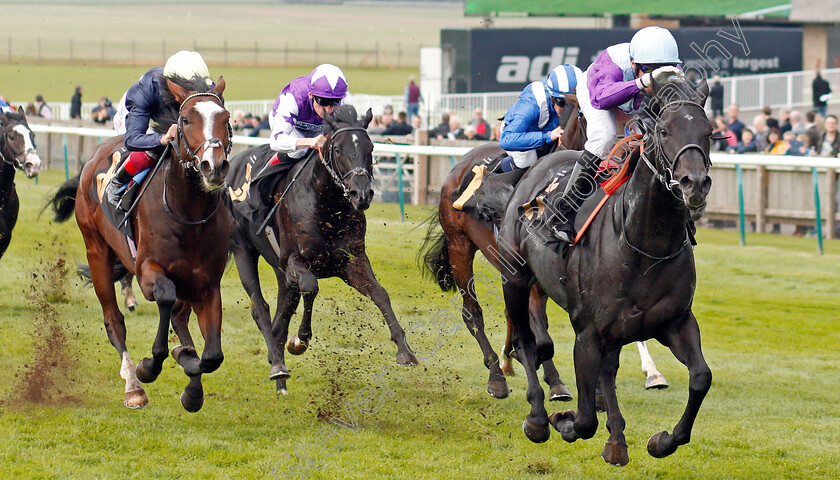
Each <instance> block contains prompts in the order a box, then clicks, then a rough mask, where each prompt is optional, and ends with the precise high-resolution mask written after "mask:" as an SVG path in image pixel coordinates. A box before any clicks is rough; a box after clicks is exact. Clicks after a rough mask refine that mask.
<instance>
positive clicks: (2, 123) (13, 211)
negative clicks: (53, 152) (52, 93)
mask: <svg viewBox="0 0 840 480" xmlns="http://www.w3.org/2000/svg"><path fill="white" fill-rule="evenodd" d="M0 136H2V137H0V160H2V163H0V257H2V256H3V254H4V253H5V252H6V249H7V248H8V247H9V242H10V241H11V240H12V229H14V228H15V224H16V223H17V216H18V210H19V209H20V202H19V200H18V196H17V191H15V170H21V171H22V172H23V173H24V175H26V178H34V177H36V176H38V172H39V171H40V170H41V158H40V157H38V153H37V152H36V151H35V135H33V134H32V130H30V129H29V124H28V123H26V117H25V116H24V115H23V112H0Z"/></svg>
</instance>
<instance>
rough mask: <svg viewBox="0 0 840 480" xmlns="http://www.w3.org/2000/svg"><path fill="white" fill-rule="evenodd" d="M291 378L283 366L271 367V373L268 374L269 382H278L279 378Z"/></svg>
mask: <svg viewBox="0 0 840 480" xmlns="http://www.w3.org/2000/svg"><path fill="white" fill-rule="evenodd" d="M291 376H292V374H291V373H289V369H287V368H286V367H285V366H283V365H272V366H271V371H269V372H268V379H269V380H279V379H281V378H289V377H291Z"/></svg>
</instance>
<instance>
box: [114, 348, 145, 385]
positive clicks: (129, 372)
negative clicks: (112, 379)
mask: <svg viewBox="0 0 840 480" xmlns="http://www.w3.org/2000/svg"><path fill="white" fill-rule="evenodd" d="M120 377H122V378H123V380H125V393H128V392H133V391H135V390H141V389H142V388H143V387H142V386H141V385H140V380H137V374H136V373H134V362H132V361H131V355H129V354H128V352H125V353H123V357H122V366H120Z"/></svg>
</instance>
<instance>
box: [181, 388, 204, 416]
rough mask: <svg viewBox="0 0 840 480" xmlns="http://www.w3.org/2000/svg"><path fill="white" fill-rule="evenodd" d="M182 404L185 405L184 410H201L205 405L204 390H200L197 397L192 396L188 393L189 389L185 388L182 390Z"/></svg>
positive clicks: (191, 411)
mask: <svg viewBox="0 0 840 480" xmlns="http://www.w3.org/2000/svg"><path fill="white" fill-rule="evenodd" d="M181 405H182V406H183V407H184V410H186V411H188V412H190V413H195V412H197V411H199V410H201V407H202V406H203V405H204V392H202V391H199V394H198V396H197V397H192V396H191V395H190V394H188V393H187V389H184V391H183V392H181Z"/></svg>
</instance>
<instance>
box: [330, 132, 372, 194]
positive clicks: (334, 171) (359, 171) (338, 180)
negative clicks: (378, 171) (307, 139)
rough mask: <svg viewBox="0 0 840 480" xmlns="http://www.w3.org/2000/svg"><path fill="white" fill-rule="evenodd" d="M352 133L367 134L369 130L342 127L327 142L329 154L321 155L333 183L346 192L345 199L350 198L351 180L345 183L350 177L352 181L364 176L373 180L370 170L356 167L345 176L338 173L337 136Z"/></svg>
mask: <svg viewBox="0 0 840 480" xmlns="http://www.w3.org/2000/svg"><path fill="white" fill-rule="evenodd" d="M352 131H361V132H365V134H367V130H366V129H365V128H363V127H341V128H339V129H338V130H336V131H334V132H332V133H331V134H330V137H329V140H327V145H326V146H325V147H326V148H325V150H326V151H327V154H326V155H323V156H321V155H319V158H320V159H321V163H322V164H324V168H326V169H327V171H328V172H330V176H331V177H332V179H333V182H334V183H335V184H336V185H338V186H339V187H341V191H342V192H344V197H345V198H350V193H349V192H350V191H349V189H348V188H347V182H349V180H347V182H345V180H346V179H347V177H350V180H352V179H353V177H355V176H357V175H364V176H366V177H368V178H369V179H371V180H372V179H373V174H372V173H370V171H368V169H366V168H362V167H356V168H354V169H352V170H350V171H349V172H347V173H345V174H344V175H342V174H341V172H339V171H338V168H337V166H336V164H335V146H334V145H333V143H334V142H335V138H336V136H338V134H339V133H343V132H352Z"/></svg>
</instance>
